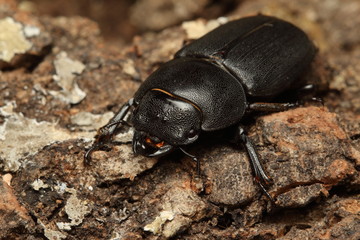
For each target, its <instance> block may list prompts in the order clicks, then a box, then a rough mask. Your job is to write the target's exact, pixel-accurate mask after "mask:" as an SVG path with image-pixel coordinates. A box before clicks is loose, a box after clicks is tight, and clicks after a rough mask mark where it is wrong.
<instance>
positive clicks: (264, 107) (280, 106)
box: [247, 102, 299, 112]
mask: <svg viewBox="0 0 360 240" xmlns="http://www.w3.org/2000/svg"><path fill="white" fill-rule="evenodd" d="M298 106H299V103H297V102H295V103H267V102H256V103H250V104H249V105H248V106H247V109H248V110H250V111H259V112H281V111H286V110H289V109H291V108H295V107H298Z"/></svg>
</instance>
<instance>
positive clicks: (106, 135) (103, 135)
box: [84, 98, 134, 165]
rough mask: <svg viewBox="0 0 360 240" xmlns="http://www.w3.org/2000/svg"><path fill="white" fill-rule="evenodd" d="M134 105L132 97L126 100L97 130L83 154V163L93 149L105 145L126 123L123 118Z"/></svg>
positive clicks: (87, 160)
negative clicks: (91, 142)
mask: <svg viewBox="0 0 360 240" xmlns="http://www.w3.org/2000/svg"><path fill="white" fill-rule="evenodd" d="M133 105H134V99H133V98H131V99H130V100H129V101H128V102H126V103H125V104H124V105H123V106H122V107H121V108H120V110H119V112H117V113H116V114H115V116H114V117H113V118H112V119H110V121H109V122H108V123H107V124H106V125H105V126H103V127H101V128H100V129H99V130H98V133H97V135H96V136H95V141H94V143H93V145H92V146H91V147H90V148H89V149H88V150H87V151H86V153H85V155H84V162H85V164H87V165H89V164H90V161H91V154H92V153H93V152H94V151H97V150H99V149H101V148H104V147H107V144H108V143H109V142H110V141H111V139H112V137H113V135H114V134H115V132H116V130H117V129H118V128H119V126H121V125H122V124H124V123H126V121H124V118H125V116H126V114H127V113H128V111H129V109H130V108H131V107H132V106H133Z"/></svg>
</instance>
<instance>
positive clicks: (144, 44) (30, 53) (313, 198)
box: [0, 0, 360, 240]
mask: <svg viewBox="0 0 360 240" xmlns="http://www.w3.org/2000/svg"><path fill="white" fill-rule="evenodd" d="M202 2H206V1H202ZM179 4H180V3H179ZM235 5H236V4H235ZM235 5H231V6H235ZM199 6H200V8H199V9H202V8H201V4H199ZM232 10H233V11H232V13H231V15H229V18H238V17H242V16H247V15H252V14H256V13H258V12H262V13H265V14H270V15H275V16H278V17H281V18H284V19H287V20H289V21H291V22H293V23H295V24H297V25H299V26H300V27H301V28H303V29H304V30H305V31H306V32H307V33H309V35H310V37H311V38H312V39H314V41H315V42H316V44H317V46H318V47H319V56H318V57H317V59H316V61H314V64H313V66H312V69H311V71H310V72H309V73H308V74H307V75H306V76H304V77H306V78H308V79H309V81H311V82H317V83H319V86H320V89H319V90H320V91H321V93H322V98H323V105H322V104H321V103H319V102H314V101H308V102H307V101H305V104H303V106H302V107H299V108H296V109H292V110H288V111H285V112H279V113H273V114H267V115H261V116H260V115H254V116H250V117H249V118H247V119H245V121H244V122H243V123H244V126H245V128H246V130H247V132H248V134H249V136H250V138H251V140H252V141H253V142H254V144H255V145H256V146H257V149H258V151H259V155H260V157H261V159H262V160H263V163H264V166H265V168H266V170H267V171H268V173H269V175H270V176H271V177H272V178H273V180H274V183H273V184H272V185H271V186H268V191H269V192H270V194H271V195H272V196H273V198H274V199H275V203H271V202H270V201H269V200H268V199H267V198H266V196H264V194H263V193H262V192H261V189H260V188H259V187H258V185H257V184H256V183H254V181H253V177H252V174H251V167H250V164H249V162H248V158H247V156H246V154H245V152H244V149H243V148H242V147H241V146H238V144H236V143H233V142H229V141H228V140H227V139H228V137H229V136H228V135H231V133H232V131H231V130H232V129H229V131H226V132H224V133H222V134H219V133H214V134H209V135H204V136H202V139H200V141H199V142H198V143H197V144H194V145H193V146H191V147H190V148H188V151H189V152H190V153H191V154H195V155H196V156H197V157H198V158H199V159H200V160H201V172H202V175H201V177H200V178H197V177H196V170H195V165H196V164H195V163H194V162H193V161H192V159H191V158H189V157H186V156H184V155H183V154H182V153H181V152H180V151H179V152H174V153H173V154H171V155H168V156H165V157H162V158H160V159H155V158H151V159H150V158H145V157H142V156H134V155H133V153H132V151H131V144H130V141H131V137H132V129H131V128H128V127H126V128H124V129H123V131H121V132H120V133H119V135H118V136H117V139H116V140H117V141H118V143H119V144H118V145H116V146H114V147H113V148H112V149H111V151H108V152H105V151H98V152H95V153H94V154H93V160H92V163H91V166H85V165H84V162H83V156H84V152H85V148H86V147H89V146H90V144H91V141H92V139H93V136H94V135H95V134H96V129H97V128H99V126H101V125H103V124H104V123H106V122H107V120H108V119H109V118H111V116H112V115H113V112H115V111H117V110H118V109H119V107H120V105H121V104H122V103H124V102H125V101H126V100H128V99H129V98H130V97H132V96H133V94H134V92H135V91H136V89H137V88H138V87H139V85H140V84H141V81H143V80H145V79H146V77H147V76H148V75H149V74H150V73H151V72H152V71H153V70H155V69H156V68H157V67H158V66H160V65H161V63H163V62H165V61H168V60H169V59H171V58H172V56H173V54H174V53H175V52H176V51H177V50H178V49H179V48H181V46H182V45H183V44H184V42H187V41H191V40H192V39H193V38H196V37H199V35H201V34H204V33H205V32H206V31H209V30H210V29H212V28H214V27H216V26H217V25H219V24H221V23H223V22H224V21H226V20H227V19H226V18H220V19H215V20H212V21H205V20H203V19H197V20H194V21H191V22H187V23H184V24H182V25H179V26H177V27H172V28H167V29H165V30H163V31H161V32H158V33H148V34H145V35H142V36H137V37H135V38H134V40H133V42H132V44H130V45H129V46H127V47H124V48H121V49H117V48H114V47H110V46H108V45H107V44H106V43H104V42H103V41H102V40H101V37H100V34H99V28H98V26H97V24H96V23H94V22H92V21H90V20H88V19H85V18H82V17H58V18H52V17H39V16H37V15H35V14H32V13H29V12H25V11H22V10H20V9H19V8H18V6H17V4H16V2H15V1H12V0H0V23H4V21H5V22H6V23H7V24H8V23H9V20H8V19H9V17H10V18H11V19H12V20H11V21H10V22H11V23H12V21H13V22H15V23H18V24H19V25H18V24H16V26H19V28H13V29H12V30H14V31H15V32H16V34H17V36H23V37H24V38H25V40H26V41H27V42H29V44H30V45H29V47H26V48H23V50H22V51H18V52H16V53H17V54H15V55H14V56H13V57H7V58H2V60H1V62H0V174H1V180H0V196H1V197H0V219H1V221H2V222H1V227H0V230H1V231H0V239H167V238H171V239H354V240H357V239H359V238H360V231H359V229H360V195H359V192H360V191H359V190H360V176H359V169H360V77H359V76H360V65H359V64H358V62H359V60H360V47H359V46H360V45H359V42H358V39H359V38H360V32H359V31H358V29H359V28H358V26H359V21H360V18H359V16H358V15H359V12H360V2H359V1H357V0H348V1H346V4H343V1H340V0H325V1H315V0H314V1H311V0H307V1H287V0H276V1H266V0H256V1H250V0H249V1H241V4H238V5H236V7H234V8H233V9H232ZM199 11H201V10H199ZM160 12H161V11H160ZM190 15H191V14H190ZM190 15H189V16H190ZM3 39H5V40H3ZM1 41H6V38H1V37H0V42H1ZM2 46H8V45H2ZM8 50H9V51H13V52H14V49H12V50H11V49H8ZM0 51H3V50H2V48H1V47H0ZM0 56H4V53H3V52H1V53H0ZM7 56H8V55H7ZM327 86H328V87H329V89H327Z"/></svg>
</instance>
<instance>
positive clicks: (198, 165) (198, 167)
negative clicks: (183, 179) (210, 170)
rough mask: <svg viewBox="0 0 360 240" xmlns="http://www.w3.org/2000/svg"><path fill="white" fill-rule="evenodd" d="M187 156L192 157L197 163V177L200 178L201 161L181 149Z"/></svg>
mask: <svg viewBox="0 0 360 240" xmlns="http://www.w3.org/2000/svg"><path fill="white" fill-rule="evenodd" d="M179 149H180V150H181V151H182V152H183V153H184V154H185V155H186V156H188V157H191V158H192V160H193V161H194V162H196V175H197V177H200V173H201V172H200V160H199V159H198V158H197V157H195V156H194V155H191V154H190V153H188V152H186V151H185V150H184V149H182V148H179Z"/></svg>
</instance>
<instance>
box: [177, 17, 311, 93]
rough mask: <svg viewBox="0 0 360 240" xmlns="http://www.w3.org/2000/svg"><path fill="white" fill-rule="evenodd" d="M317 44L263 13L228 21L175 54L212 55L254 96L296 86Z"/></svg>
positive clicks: (200, 56)
mask: <svg viewBox="0 0 360 240" xmlns="http://www.w3.org/2000/svg"><path fill="white" fill-rule="evenodd" d="M315 53H316V48H315V47H314V45H313V44H312V42H311V41H310V40H309V39H308V37H307V36H306V34H305V33H304V32H303V31H302V30H300V29H299V28H297V27H296V26H294V25H292V24H290V23H288V22H285V21H283V20H280V19H277V18H274V17H268V16H264V15H258V16H252V17H247V18H242V19H239V20H235V21H231V22H229V23H227V24H224V25H222V26H220V27H218V28H216V29H215V30H213V31H211V32H209V33H208V34H206V35H205V36H203V37H202V38H200V39H198V40H196V41H194V42H192V43H191V44H189V45H187V46H185V47H183V48H182V49H180V50H179V51H178V52H177V53H176V55H175V57H177V58H181V57H197V58H208V59H212V60H214V61H216V62H218V64H221V65H222V66H224V67H225V68H227V69H228V70H229V71H230V72H231V73H232V74H233V75H234V76H235V77H236V78H237V79H239V81H241V83H242V84H243V86H244V87H245V91H246V93H247V94H249V95H250V96H253V97H272V96H275V95H277V94H279V93H280V92H283V91H285V90H287V89H289V88H292V87H299V86H300V85H301V83H297V82H296V81H297V80H299V76H300V75H301V74H302V72H303V71H304V70H305V68H306V67H308V66H309V64H310V62H311V60H312V59H313V57H314V55H315Z"/></svg>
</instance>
